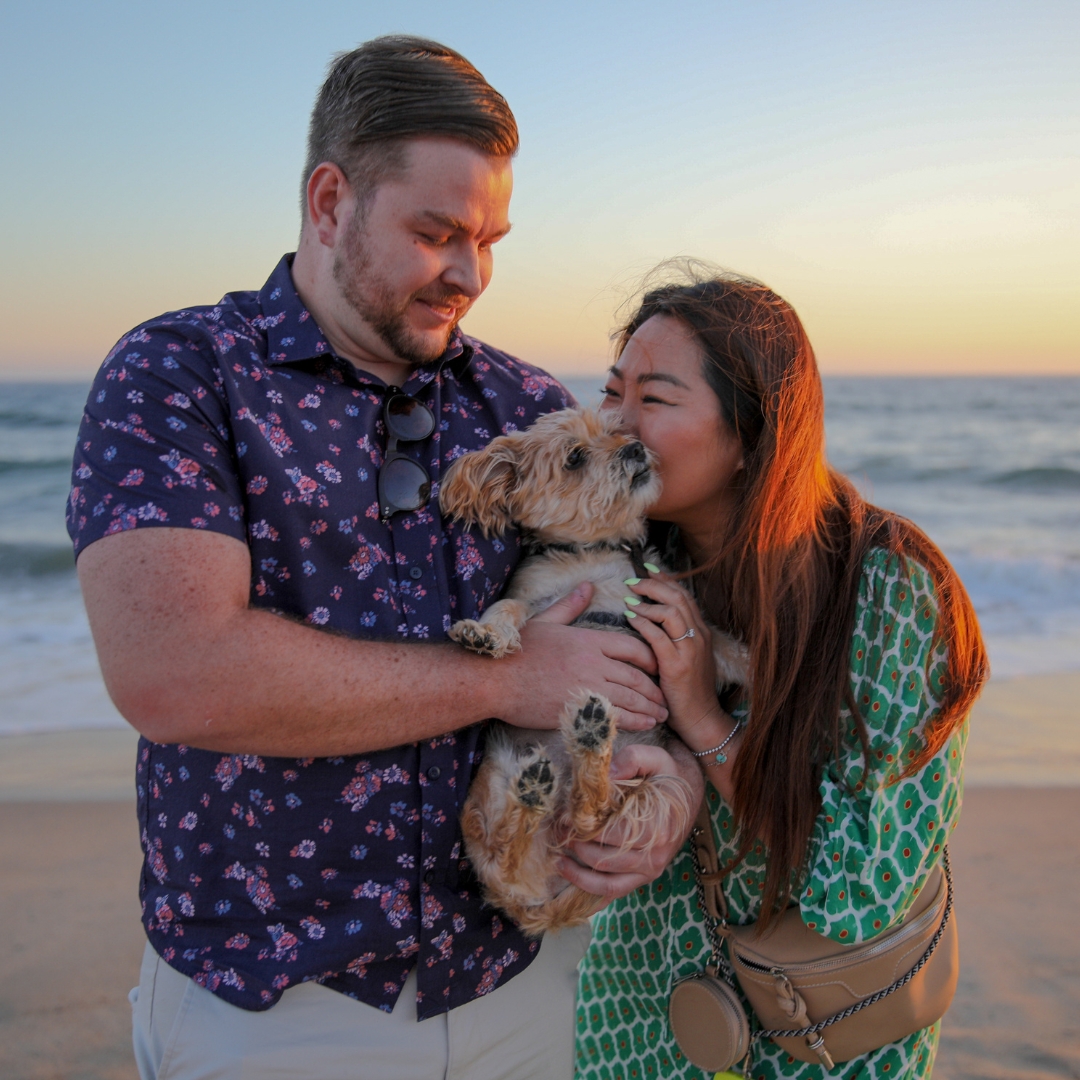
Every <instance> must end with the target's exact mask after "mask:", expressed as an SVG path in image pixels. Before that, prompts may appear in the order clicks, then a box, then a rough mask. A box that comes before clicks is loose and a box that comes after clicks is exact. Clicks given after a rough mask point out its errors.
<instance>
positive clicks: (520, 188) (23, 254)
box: [0, 0, 1080, 379]
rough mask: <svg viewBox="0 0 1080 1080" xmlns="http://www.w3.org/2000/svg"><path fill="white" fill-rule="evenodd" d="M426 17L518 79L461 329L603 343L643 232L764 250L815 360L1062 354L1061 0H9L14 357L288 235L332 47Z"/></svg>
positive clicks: (242, 275) (659, 251)
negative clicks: (496, 236)
mask: <svg viewBox="0 0 1080 1080" xmlns="http://www.w3.org/2000/svg"><path fill="white" fill-rule="evenodd" d="M393 32H405V33H414V34H421V35H425V36H428V37H433V38H436V39H438V40H440V41H443V42H445V43H446V44H449V45H451V46H453V47H454V48H456V49H458V50H460V51H461V52H463V53H464V54H465V55H466V56H467V57H469V59H470V60H472V61H473V63H475V64H476V65H477V67H479V69H480V70H481V71H482V72H483V73H484V74H485V76H486V77H487V78H488V80H489V81H490V82H491V83H492V84H493V85H494V86H495V87H496V88H497V89H498V90H500V91H501V92H502V93H503V94H504V95H505V97H506V98H507V99H508V101H509V102H510V105H511V107H512V108H513V109H514V112H515V114H516V116H517V119H518V123H519V127H520V130H521V137H522V144H521V151H520V153H519V155H518V157H517V160H516V162H515V192H514V197H513V202H512V205H511V217H512V219H513V222H514V230H513V232H512V234H511V235H510V236H509V237H507V238H506V239H505V240H504V241H503V242H502V243H500V244H499V246H498V248H497V249H496V260H495V276H494V278H493V281H492V284H491V286H490V287H489V289H488V292H487V293H486V294H485V295H484V296H483V297H482V298H481V299H480V300H479V301H478V303H477V305H476V307H475V309H474V310H473V312H471V313H470V314H469V316H468V317H467V319H466V321H465V324H464V326H465V329H466V330H468V331H469V332H470V333H473V334H475V335H476V336H478V337H481V338H483V339H484V340H487V341H489V342H491V343H492V344H494V345H497V346H499V347H501V348H504V349H506V350H508V351H510V352H512V353H515V354H517V355H519V356H521V357H522V358H524V359H526V360H529V361H531V362H533V363H538V364H541V365H543V366H545V367H547V368H548V369H550V370H552V371H554V372H556V373H558V374H562V375H583V374H592V373H594V372H598V371H600V370H602V369H603V368H604V367H605V366H606V365H607V364H608V363H610V353H609V340H608V339H609V333H610V331H611V328H612V326H613V325H614V318H615V311H616V309H617V308H618V306H619V305H620V303H623V302H625V301H626V299H627V298H628V297H629V296H631V295H632V294H633V292H634V289H635V287H636V285H637V283H638V282H639V281H640V280H641V278H642V276H643V275H644V274H645V273H646V272H647V271H648V270H649V269H650V268H651V267H652V266H653V265H655V264H656V263H657V262H658V261H660V260H662V259H664V258H669V257H672V256H696V257H699V258H703V259H706V260H709V261H711V262H714V263H717V264H720V265H723V266H726V267H730V268H732V269H734V270H738V271H740V272H742V273H745V274H749V275H751V276H753V277H756V278H758V279H760V280H762V281H765V282H766V283H768V284H769V285H770V286H772V287H773V288H774V289H776V290H777V291H778V292H780V293H781V294H782V295H783V296H785V297H786V298H787V299H788V300H790V301H791V302H792V303H793V304H794V305H795V307H796V309H797V310H798V311H799V313H800V314H801V316H802V318H803V320H804V322H805V324H806V326H807V329H808V331H809V333H810V337H811V340H812V341H813V342H814V345H815V349H816V351H817V355H818V358H819V361H820V364H821V367H822V370H823V371H824V372H826V373H859V374H926V373H940V374H954V373H970V374H999V373H1000V374H1021V373H1031V374H1034V373H1062V374H1080V63H1078V62H1077V42H1078V41H1080V4H1077V3H1075V0H1063V2H1048V0H1029V2H1023V3H1021V2H1010V3H999V2H995V0H977V2H965V0H933V2H905V0H892V2H890V3H887V4H868V3H865V0H860V2H840V0H837V2H827V0H818V2H801V0H755V2H753V3H747V2H746V0H742V2H739V3H732V2H728V0H711V2H707V3H679V2H677V0H668V2H667V3H665V4H664V5H659V4H657V3H656V2H655V0H652V2H649V3H642V2H639V0H618V2H615V3H607V2H595V3H590V2H587V0H585V2H583V0H577V2H574V3H565V2H561V0H558V2H546V3H543V4H538V3H535V2H533V3H519V2H516V0H502V2H499V3H478V2H469V0H459V2H457V3H454V4H447V3H445V2H443V3H430V2H411V3H405V2H398V3H387V2H386V0H381V2H378V3H372V2H368V0H360V2H357V0H353V2H350V3H343V2H337V0H306V2H305V3H303V4H296V3H293V4H286V3H283V2H277V0H260V2H259V3H247V2H229V0H216V2H214V3H208V2H203V0H185V2H184V3H173V2H166V0H140V2H109V0H99V2H96V3H94V4H80V3H75V2H74V0H69V2H67V3H57V2H54V0H35V2H34V3H33V4H28V3H25V0H19V2H14V0H0V106H2V107H0V146H2V147H3V155H2V160H0V251H2V252H3V256H4V257H3V259H2V260H0V378H7V379H45V378H80V379H83V378H89V376H90V375H91V373H92V372H93V370H94V369H95V368H96V367H97V365H98V364H99V363H100V361H101V359H102V358H103V357H104V355H105V353H106V352H107V351H108V349H109V348H110V347H111V345H112V344H113V342H114V341H115V340H116V339H117V338H118V337H120V335H121V334H123V333H124V332H125V331H126V330H127V329H129V328H130V327H132V326H134V325H136V324H138V323H139V322H142V321H143V320H144V319H147V318H149V317H151V316H153V315H156V314H159V313H161V312H163V311H167V310H171V309H175V308H179V307H184V306H190V305H193V304H212V303H214V302H215V301H216V300H217V299H218V298H219V297H220V296H221V295H222V294H224V293H225V292H227V291H231V290H236V289H257V288H259V287H260V286H261V285H262V283H263V282H264V281H265V280H266V278H267V277H268V276H269V274H270V271H271V270H272V269H273V267H274V265H275V263H276V262H277V260H278V258H279V257H280V256H281V254H282V253H284V252H286V251H292V250H294V249H295V245H296V237H297V234H298V231H299V210H298V189H299V180H300V170H301V167H302V163H303V156H304V140H305V134H306V126H307V117H308V113H309V111H310V108H311V105H312V102H313V101H314V98H315V95H316V93H317V90H318V87H319V84H320V83H321V81H322V78H323V76H324V74H325V70H326V65H327V63H328V61H329V60H330V58H331V57H332V56H333V54H335V53H336V52H339V51H341V50H345V49H349V48H352V47H353V46H355V45H356V44H358V43H360V42H361V41H364V40H366V39H368V38H371V37H374V36H376V35H378V34H383V33H393Z"/></svg>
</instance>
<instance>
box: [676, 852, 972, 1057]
mask: <svg viewBox="0 0 1080 1080" xmlns="http://www.w3.org/2000/svg"><path fill="white" fill-rule="evenodd" d="M690 854H691V857H692V858H693V862H694V877H695V878H696V881H697V890H698V900H699V902H700V903H701V910H702V912H703V914H704V916H705V925H706V927H707V928H708V931H709V939H710V941H711V943H712V948H713V962H714V963H716V964H717V967H718V968H719V970H720V973H721V974H722V975H723V977H724V981H725V982H726V983H727V984H728V985H729V986H730V987H731V988H732V989H735V981H734V974H735V973H734V971H733V970H732V967H731V964H730V962H729V961H728V959H727V957H726V956H724V954H723V952H722V950H721V943H720V932H719V927H718V923H717V920H716V919H714V918H713V917H712V916H711V915H710V914H709V909H708V907H707V906H706V904H705V886H704V884H703V882H702V880H701V878H702V874H703V868H702V866H701V862H700V860H699V859H698V856H697V851H696V850H695V849H694V847H693V845H691V849H690ZM942 865H943V867H944V870H945V882H946V884H947V885H948V889H949V891H948V895H947V897H946V900H945V914H944V915H943V916H942V918H941V925H940V926H939V927H938V928H937V931H936V932H935V934H934V936H933V937H932V938H931V939H930V944H929V945H928V946H927V947H926V952H924V953H923V954H922V956H921V957H920V958H919V961H918V963H917V964H916V965H915V966H914V967H913V968H912V969H911V970H910V971H908V972H907V973H906V974H904V975H901V976H900V978H899V979H897V980H896V982H894V983H893V984H892V985H891V986H886V987H885V988H884V989H883V990H879V991H877V993H875V994H871V995H870V997H868V998H864V999H863V1000H862V1001H859V1002H856V1003H855V1004H854V1005H850V1006H848V1008H846V1009H844V1010H843V1011H842V1012H838V1013H836V1014H835V1015H833V1016H830V1017H828V1018H826V1019H825V1020H821V1021H819V1022H818V1023H816V1024H811V1025H810V1026H809V1027H804V1028H792V1029H785V1028H766V1029H763V1030H758V1031H754V1032H752V1033H751V1035H750V1040H751V1042H753V1041H755V1040H758V1039H800V1038H805V1037H806V1036H808V1035H817V1034H818V1033H820V1032H822V1031H824V1030H825V1029H826V1028H827V1027H831V1026H832V1025H833V1024H838V1023H840V1021H841V1020H846V1019H847V1018H848V1017H849V1016H854V1015H855V1014H856V1013H858V1012H862V1010H863V1009H868V1008H870V1006H871V1005H876V1004H877V1003H878V1002H879V1001H883V1000H884V999H885V998H887V997H888V996H889V995H890V994H895V993H896V991H897V990H901V989H903V988H904V987H905V986H907V984H908V983H909V982H911V980H912V979H914V978H915V976H916V975H918V974H919V972H920V971H922V969H923V968H924V967H925V966H926V965H927V964H928V963H929V961H930V957H931V956H933V955H934V950H935V949H937V947H938V945H939V944H940V942H941V939H942V936H943V935H944V933H945V927H947V926H948V925H949V918H950V917H951V916H952V908H953V883H952V868H951V867H950V866H949V849H948V847H946V848H945V849H944V851H943V852H942Z"/></svg>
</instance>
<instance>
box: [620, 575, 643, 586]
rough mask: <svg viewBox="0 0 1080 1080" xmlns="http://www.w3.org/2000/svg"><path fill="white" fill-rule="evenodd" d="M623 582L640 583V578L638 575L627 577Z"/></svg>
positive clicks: (625, 583) (629, 583)
mask: <svg viewBox="0 0 1080 1080" xmlns="http://www.w3.org/2000/svg"><path fill="white" fill-rule="evenodd" d="M623 584H624V585H640V584H641V578H639V577H628V578H627V579H626V580H625V581H624V582H623Z"/></svg>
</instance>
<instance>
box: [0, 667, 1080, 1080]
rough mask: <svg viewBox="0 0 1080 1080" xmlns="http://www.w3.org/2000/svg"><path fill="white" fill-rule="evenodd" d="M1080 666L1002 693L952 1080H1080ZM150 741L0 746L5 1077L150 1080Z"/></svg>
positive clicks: (984, 717)
mask: <svg viewBox="0 0 1080 1080" xmlns="http://www.w3.org/2000/svg"><path fill="white" fill-rule="evenodd" d="M1078 701H1080V673H1064V674H1058V675H1052V676H1039V677H1029V678H1023V679H1014V680H1010V681H1005V682H998V683H992V684H991V685H990V686H989V687H988V688H987V691H986V693H985V694H984V696H983V698H982V700H981V701H980V702H979V704H978V705H977V707H976V710H975V714H974V716H973V722H972V736H971V743H970V746H969V765H968V789H967V793H966V796H965V801H964V810H963V816H962V819H961V823H960V826H959V828H958V829H957V831H956V833H955V836H954V839H953V841H952V844H951V849H952V854H953V866H954V877H955V882H956V892H957V900H956V903H957V912H958V918H959V925H960V933H961V955H962V961H963V967H962V972H961V977H960V986H959V989H958V991H957V996H956V999H955V1001H954V1003H953V1006H952V1009H951V1010H950V1012H949V1014H948V1015H947V1017H946V1018H945V1021H944V1026H943V1038H942V1049H941V1053H940V1056H939V1059H938V1066H937V1069H936V1071H935V1074H934V1075H935V1077H937V1078H938V1080H1049V1078H1059V1077H1061V1078H1068V1077H1071V1078H1076V1077H1080V934H1077V933H1075V932H1074V931H1073V930H1072V929H1071V927H1073V925H1074V920H1073V918H1072V916H1073V903H1074V897H1075V896H1076V895H1077V892H1078V891H1080V835H1078V832H1077V830H1076V828H1075V824H1076V822H1077V821H1080V706H1078V705H1077V702H1078ZM134 749H135V736H134V734H133V733H130V732H128V731H122V730H110V731H80V732H66V733H59V732H58V733H49V734H43V735H16V736H6V737H3V738H0V866H2V867H3V872H2V874H0V1076H2V1077H4V1078H5V1080H134V1078H135V1077H136V1075H137V1074H136V1071H135V1066H134V1063H133V1061H132V1057H131V1050H130V1011H129V1006H128V1003H127V992H128V990H129V989H130V988H131V986H132V985H133V984H134V982H135V980H136V978H137V971H138V963H139V957H140V955H141V953H142V943H143V939H142V933H141V929H140V926H139V921H138V911H139V905H138V897H137V885H138V874H139V866H140V853H139V846H138V835H137V827H136V822H135V816H134V797H133V792H132V786H131V785H132V781H131V775H132V772H133V762H134Z"/></svg>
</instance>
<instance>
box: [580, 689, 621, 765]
mask: <svg viewBox="0 0 1080 1080" xmlns="http://www.w3.org/2000/svg"><path fill="white" fill-rule="evenodd" d="M611 729H612V724H611V717H610V715H608V710H607V705H606V704H605V703H604V702H603V701H602V700H601V699H600V698H598V697H595V696H590V697H589V700H588V701H586V702H585V704H584V705H582V706H581V708H580V709H578V711H577V715H576V716H575V717H574V739H575V741H576V742H577V744H578V746H580V747H581V748H582V749H583V750H593V751H595V750H599V749H600V748H601V747H602V746H603V745H604V744H605V743H606V742H607V741H608V739H609V738H610V737H611Z"/></svg>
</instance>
